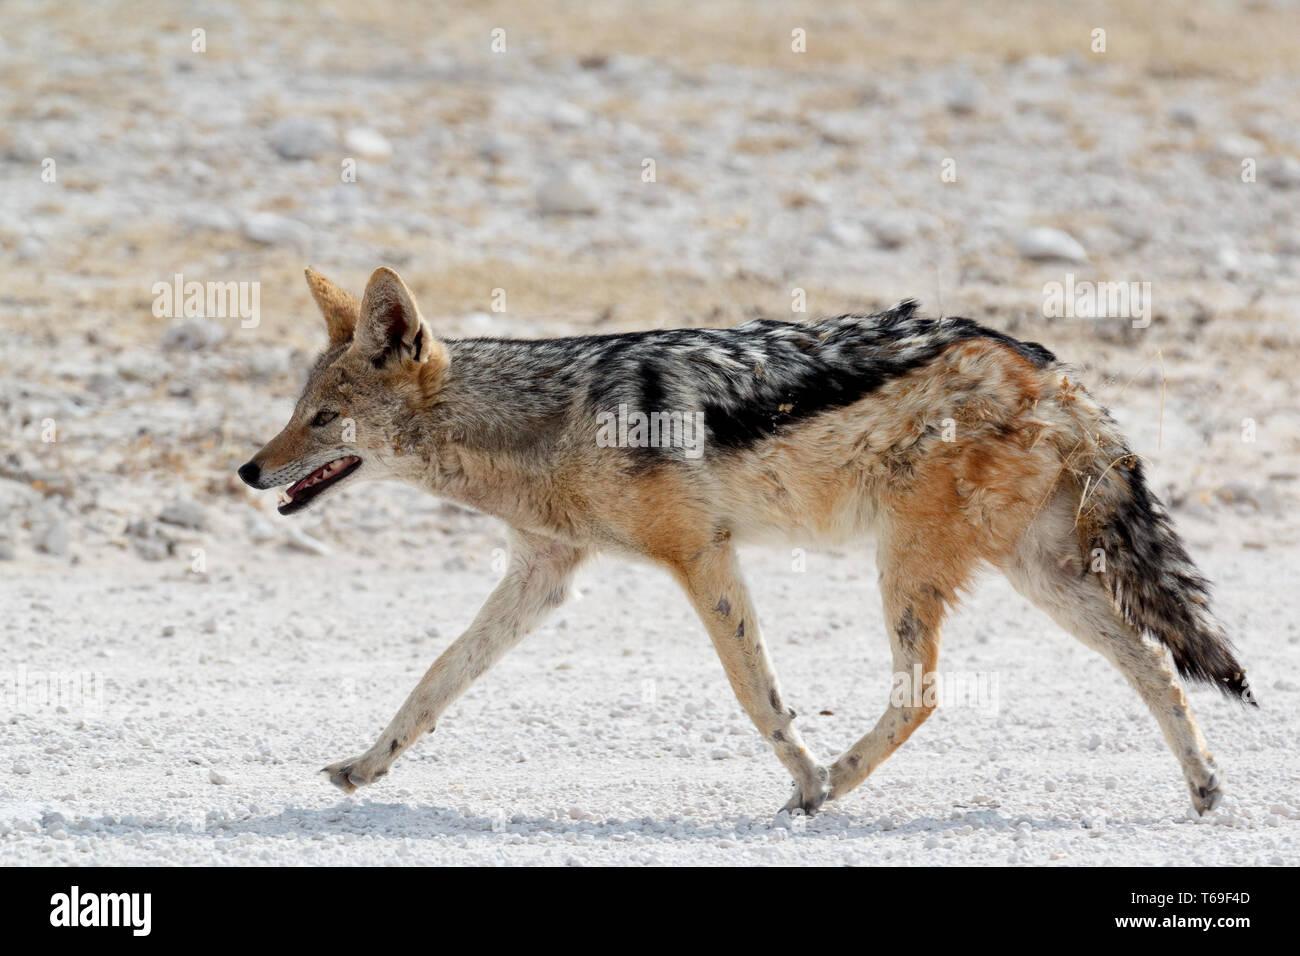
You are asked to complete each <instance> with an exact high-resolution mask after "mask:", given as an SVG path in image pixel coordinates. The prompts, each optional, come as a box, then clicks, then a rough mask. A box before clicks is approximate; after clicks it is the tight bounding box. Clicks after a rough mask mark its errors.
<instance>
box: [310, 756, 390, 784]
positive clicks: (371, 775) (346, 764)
mask: <svg viewBox="0 0 1300 956" xmlns="http://www.w3.org/2000/svg"><path fill="white" fill-rule="evenodd" d="M320 772H321V773H323V774H326V775H328V776H329V778H330V783H332V784H334V786H336V787H338V788H339V789H340V790H342V791H343V792H344V793H355V792H356V790H357V788H358V787H364V786H366V785H367V784H370V783H374V782H375V781H376V780H378V779H379V778H380V777H382V776H383V775H384V774H386V773H388V771H387V770H386V769H381V770H370V769H368V768H367V765H366V760H365V758H364V757H353V758H352V759H351V760H340V761H339V762H338V763H332V764H330V765H329V766H328V767H322V768H321V771H320Z"/></svg>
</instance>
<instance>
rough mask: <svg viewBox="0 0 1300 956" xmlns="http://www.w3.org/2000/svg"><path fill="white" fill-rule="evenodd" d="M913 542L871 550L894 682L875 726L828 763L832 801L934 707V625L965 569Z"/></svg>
mask: <svg viewBox="0 0 1300 956" xmlns="http://www.w3.org/2000/svg"><path fill="white" fill-rule="evenodd" d="M914 544H915V541H913V542H908V543H905V542H896V541H890V540H883V541H882V542H881V544H880V546H879V548H878V550H877V563H878V566H879V577H880V591H881V597H882V600H883V603H884V608H885V627H886V629H887V630H888V631H889V643H890V647H891V649H892V651H893V659H894V680H892V681H891V682H890V683H891V691H890V700H889V704H888V705H887V706H886V707H885V711H884V713H883V714H881V716H880V718H879V719H878V720H877V721H876V725H875V726H874V727H873V728H872V729H871V731H870V732H869V733H867V734H866V735H864V736H863V737H862V738H861V739H860V740H858V742H857V743H855V744H854V745H853V746H852V747H850V748H849V749H848V750H846V751H845V752H844V753H843V754H841V755H840V757H839V758H838V759H837V760H836V761H835V762H834V763H833V764H831V799H833V800H836V799H839V798H841V797H843V796H844V795H845V794H847V793H848V792H849V791H851V790H852V789H853V788H854V787H856V786H858V785H859V784H861V783H862V781H864V780H866V779H867V777H868V776H869V775H870V774H871V772H872V771H873V770H875V769H876V768H877V767H879V766H880V765H881V763H883V762H884V760H885V759H886V758H887V757H888V756H889V755H890V754H892V753H893V752H894V751H895V750H897V749H898V748H899V747H901V746H902V745H903V743H904V742H905V741H906V740H907V738H909V737H910V736H912V734H913V733H914V732H915V731H916V729H917V728H918V727H920V726H921V724H923V723H925V721H926V719H927V718H928V717H929V716H930V714H931V713H933V712H934V709H935V699H934V694H935V691H936V690H937V688H934V683H933V682H934V681H935V680H936V676H937V670H938V666H939V635H940V627H941V625H942V623H943V618H944V616H945V614H946V612H947V605H948V603H949V601H950V600H951V598H952V596H953V594H954V593H955V590H956V588H957V587H958V586H959V585H960V583H961V582H962V581H964V579H965V575H966V572H967V569H966V567H965V566H964V565H963V566H958V565H957V564H956V563H955V561H954V557H953V554H951V553H950V554H948V555H945V557H944V558H943V559H941V560H936V559H934V557H933V556H931V555H929V554H927V553H926V552H925V551H924V550H921V549H919V548H911V547H909V545H914ZM918 674H919V676H920V684H919V686H918V682H917V677H918ZM931 675H936V676H931ZM931 688H934V689H933V690H932V689H931ZM927 691H928V693H927Z"/></svg>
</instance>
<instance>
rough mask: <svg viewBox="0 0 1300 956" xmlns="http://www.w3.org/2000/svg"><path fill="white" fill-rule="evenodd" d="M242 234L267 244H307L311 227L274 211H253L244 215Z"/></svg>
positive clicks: (309, 242)
mask: <svg viewBox="0 0 1300 956" xmlns="http://www.w3.org/2000/svg"><path fill="white" fill-rule="evenodd" d="M243 232H244V235H245V236H246V237H247V238H249V239H252V240H253V241H254V242H260V243H262V244H264V245H268V246H287V245H296V246H308V245H310V244H311V239H312V229H311V226H309V225H307V224H306V223H305V222H301V221H299V220H297V219H292V218H290V217H289V216H281V215H280V214H278V213H274V212H253V213H249V214H248V215H247V216H245V217H244V222H243Z"/></svg>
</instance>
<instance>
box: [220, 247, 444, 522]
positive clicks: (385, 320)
mask: <svg viewBox="0 0 1300 956" xmlns="http://www.w3.org/2000/svg"><path fill="white" fill-rule="evenodd" d="M307 286H308V288H310V289H311V294H312V297H313V298H314V299H315V300H316V304H317V306H319V307H320V311H321V315H323V316H324V318H325V327H326V329H327V330H328V331H329V346H328V347H327V348H326V349H325V351H324V352H323V353H322V354H321V356H320V358H318V359H317V360H316V365H315V367H314V368H313V369H312V372H311V375H310V377H309V378H308V380H307V385H306V387H305V388H304V389H303V392H302V396H301V397H300V398H299V399H298V403H297V405H296V406H295V408H294V410H293V416H292V417H291V418H290V419H289V423H288V424H287V425H285V426H284V429H283V430H282V431H281V432H280V434H278V435H276V436H275V437H274V438H272V439H271V440H270V441H269V442H267V443H266V446H265V447H264V448H263V449H262V450H261V451H259V452H258V453H257V454H256V455H254V456H253V457H252V459H251V460H250V461H249V462H248V463H247V464H245V465H242V466H241V467H240V468H239V477H240V478H242V479H243V480H244V481H245V482H246V483H247V484H249V485H251V486H252V487H254V488H274V487H276V486H277V485H284V486H286V489H285V491H284V493H283V497H282V500H281V502H280V506H279V511H280V514H284V515H287V514H293V513H294V512H296V511H301V510H302V509H303V508H305V507H307V505H308V504H310V503H311V502H313V501H316V500H317V499H319V498H322V497H324V496H325V495H327V494H330V493H332V492H334V491H335V490H337V489H338V487H339V486H340V485H342V484H343V483H344V482H348V481H355V480H357V479H358V478H368V479H375V478H395V477H400V476H401V474H402V470H403V469H402V467H401V466H402V464H403V459H405V460H407V461H409V460H410V458H411V456H413V455H414V454H415V453H416V452H418V451H420V449H419V448H418V447H411V446H412V445H417V446H418V445H419V444H420V441H421V439H420V435H421V434H422V432H421V429H420V428H419V423H418V416H419V413H420V412H421V411H422V410H424V409H427V408H428V407H429V406H430V405H432V404H433V403H434V402H435V401H436V398H437V394H438V392H439V391H440V389H441V387H442V382H443V380H444V378H445V375H446V371H447V361H448V356H447V349H446V347H445V346H443V344H442V343H441V342H439V341H438V340H437V339H435V338H434V337H433V333H432V332H430V331H429V326H428V324H427V323H426V322H425V321H424V319H423V318H421V316H420V311H419V309H418V308H417V307H416V305H415V299H414V297H413V296H412V295H411V291H410V290H409V289H408V288H407V287H406V284H405V283H404V282H402V280H401V278H400V277H399V276H398V275H397V273H396V272H394V271H393V270H392V269H387V268H381V269H376V270H375V272H374V274H373V275H372V276H371V277H370V281H369V282H368V283H367V284H366V291H365V294H364V295H362V297H361V301H360V302H358V301H357V300H356V298H355V297H353V296H352V295H349V294H348V293H347V292H345V291H343V289H341V288H339V287H338V286H336V285H335V284H334V283H333V282H330V280H328V279H326V278H325V277H324V276H322V275H320V274H319V273H317V272H314V271H312V270H311V269H308V270H307Z"/></svg>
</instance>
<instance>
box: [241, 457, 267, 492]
mask: <svg viewBox="0 0 1300 956" xmlns="http://www.w3.org/2000/svg"><path fill="white" fill-rule="evenodd" d="M239 477H240V478H243V479H244V484H246V485H252V486H253V487H254V488H256V487H257V479H258V478H260V477H262V469H261V467H260V466H259V465H258V464H257V462H255V461H250V462H249V463H248V464H246V465H240V466H239Z"/></svg>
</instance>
